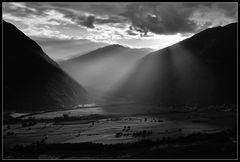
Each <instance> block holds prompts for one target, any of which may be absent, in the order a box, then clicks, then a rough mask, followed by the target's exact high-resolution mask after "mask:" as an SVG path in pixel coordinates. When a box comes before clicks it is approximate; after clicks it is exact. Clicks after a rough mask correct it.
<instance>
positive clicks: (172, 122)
mask: <svg viewBox="0 0 240 162" xmlns="http://www.w3.org/2000/svg"><path fill="white" fill-rule="evenodd" d="M142 106H143V105H142ZM145 106H146V105H145ZM121 107H125V109H126V110H127V109H128V111H125V113H119V112H118V110H119V108H121ZM126 107H128V108H126ZM131 107H132V109H130V110H131V111H132V110H133V111H134V112H136V111H135V110H134V109H137V107H138V105H129V106H126V105H118V106H115V107H114V106H112V107H111V108H110V107H98V108H88V109H74V110H65V111H58V112H46V113H39V114H34V115H29V116H25V117H22V118H20V122H13V123H11V124H9V123H5V124H4V127H3V133H4V139H3V142H4V143H3V146H4V149H5V150H11V149H14V148H16V146H26V147H27V146H29V145H32V144H37V143H41V144H45V145H51V144H82V143H86V142H87V143H92V144H103V145H118V144H126V145H127V144H129V143H137V142H139V141H142V140H151V141H154V142H156V141H159V140H163V139H168V140H169V139H178V138H180V137H188V136H189V135H192V134H195V133H203V134H214V133H219V132H223V131H226V130H234V129H236V127H237V122H236V121H237V113H236V110H235V109H230V110H229V109H227V108H224V109H220V108H217V109H216V108H212V107H211V108H208V109H203V108H202V109H197V110H194V111H192V110H191V111H190V110H189V109H186V108H184V109H183V108H181V109H180V108H179V110H180V111H169V112H167V111H165V110H166V109H164V108H163V109H161V111H158V112H156V111H155V112H154V111H151V112H149V111H147V112H143V111H138V113H130V110H129V108H131ZM149 107H151V110H156V109H154V107H153V106H149ZM109 109H110V110H111V111H110V110H109ZM114 109H116V111H113V110H114ZM122 109H124V108H122ZM149 109H150V108H149ZM145 110H147V109H145ZM12 115H13V114H12ZM24 115H26V114H24ZM31 122H32V123H31ZM23 123H27V124H25V125H24V124H23ZM230 138H231V146H235V144H234V143H236V140H237V139H236V137H235V135H231V137H230ZM196 143H198V141H194V144H196ZM192 144H193V143H192ZM202 144H204V143H201V145H202ZM218 145H221V143H219V141H218ZM180 146H181V149H180V150H184V148H185V147H190V146H191V145H185V144H181V145H180ZM183 146H184V147H183ZM209 146H210V145H209ZM215 146H216V145H215ZM215 146H214V147H215ZM162 147H163V146H162V145H161V146H158V145H154V146H151V147H148V148H147V149H148V154H149V155H148V154H144V157H150V155H151V154H156V155H158V154H157V153H154V152H155V151H156V150H159V149H161V148H162ZM198 147H200V146H198ZM224 147H225V145H224ZM81 149H82V148H81ZM81 149H80V150H81ZM138 149H140V148H135V149H133V151H134V150H135V151H136V150H138ZM149 149H150V150H151V151H149ZM168 149H169V148H168ZM171 149H173V150H174V149H176V148H175V147H174V148H171ZM140 150H144V147H142V148H141V149H140ZM233 150H234V149H233ZM52 151H53V150H52ZM90 152H91V151H90ZM130 152H131V151H130ZM173 152H176V151H173ZM127 155H128V156H127V157H128V158H138V157H142V156H143V155H140V154H138V155H131V156H130V157H129V153H127ZM165 155H166V154H164V155H162V157H164V156H165ZM233 155H235V154H233ZM51 156H52V157H55V158H58V156H57V155H55V154H53V155H51ZM69 156H70V155H69ZM69 156H68V158H74V157H78V158H79V154H77V153H76V154H72V153H71V156H70V157H69ZM98 156H99V155H98ZM135 156H136V157H135ZM219 156H220V155H219ZM10 157H11V156H10ZM37 157H38V158H51V157H49V156H45V155H41V154H38V155H37ZM91 157H94V156H93V155H91V156H90V155H89V157H86V156H83V155H81V156H80V158H91ZM95 157H96V156H95ZM144 157H143V158H144ZM152 157H154V156H152ZM189 157H190V156H189ZM202 157H204V155H203V156H202ZM105 158H112V156H111V157H105ZM121 158H124V156H121ZM158 158H159V157H158ZM233 158H234V157H233Z"/></svg>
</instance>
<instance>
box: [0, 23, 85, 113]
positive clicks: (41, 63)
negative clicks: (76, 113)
mask: <svg viewBox="0 0 240 162" xmlns="http://www.w3.org/2000/svg"><path fill="white" fill-rule="evenodd" d="M2 23H3V110H4V111H18V112H22V111H26V112H27V111H40V110H51V109H60V108H62V107H71V106H75V105H78V104H83V103H87V102H88V96H87V92H86V90H85V89H84V88H83V87H81V86H80V85H79V84H78V83H77V82H76V81H74V80H73V79H72V78H71V77H69V76H68V75H67V74H66V73H65V72H64V71H62V70H61V69H60V67H59V65H58V64H56V63H55V62H54V61H53V60H52V59H50V58H49V57H48V56H47V55H46V54H45V53H44V52H43V50H42V49H41V48H40V46H39V45H38V44H37V43H36V42H34V41H33V40H31V39H30V38H28V37H27V36H26V35H24V33H22V32H21V31H20V30H18V29H17V28H16V27H15V26H14V25H12V24H10V23H7V22H5V21H3V22H2Z"/></svg>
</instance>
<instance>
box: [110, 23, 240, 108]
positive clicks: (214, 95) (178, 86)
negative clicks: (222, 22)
mask: <svg viewBox="0 0 240 162" xmlns="http://www.w3.org/2000/svg"><path fill="white" fill-rule="evenodd" d="M114 95H117V96H125V97H127V98H130V99H133V100H137V101H142V102H153V103H204V104H220V103H232V104H236V103H237V24H236V23H234V24H229V25H227V26H224V27H216V28H210V29H207V30H205V31H202V32H200V33H198V34H196V35H194V36H192V37H191V38H188V39H186V40H183V41H181V42H179V43H177V44H175V45H172V46H170V47H167V48H165V49H162V50H159V51H156V52H153V53H151V54H149V55H147V56H145V57H144V58H142V59H141V60H140V61H139V62H138V65H137V66H136V68H135V69H134V70H133V72H132V73H131V74H130V77H129V78H127V79H126V80H125V81H123V82H122V84H121V85H120V86H119V88H118V90H116V91H115V93H114Z"/></svg>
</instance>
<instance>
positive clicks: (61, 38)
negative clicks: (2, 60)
mask: <svg viewBox="0 0 240 162" xmlns="http://www.w3.org/2000/svg"><path fill="white" fill-rule="evenodd" d="M2 6H3V19H4V20H6V21H8V22H10V23H13V24H14V25H16V26H17V27H18V28H19V29H20V30H21V31H23V32H24V33H25V34H26V35H28V36H30V37H31V38H33V39H34V40H36V41H37V42H38V43H39V44H40V45H41V46H42V47H43V49H45V50H46V52H47V53H48V54H49V55H50V57H52V58H53V59H55V60H56V59H63V58H64V57H68V54H67V53H71V55H77V54H78V53H81V52H82V51H81V47H83V46H84V47H85V48H86V47H87V46H88V47H89V49H90V50H91V49H94V48H98V47H101V46H104V45H107V44H115V43H118V44H121V45H126V46H130V47H136V48H139V47H140V48H141V47H144V48H153V49H155V50H157V49H161V48H164V47H166V46H169V45H171V44H174V43H176V42H178V41H180V40H183V39H185V38H188V37H189V36H191V35H193V34H195V33H197V32H199V31H202V30H204V29H206V28H209V27H214V26H219V25H220V26H223V25H226V24H229V23H232V22H237V16H238V8H237V3H196V2H193V3H179V2H175V3H168V2H151V3H147V2H139V3H138V2H26V3H19V2H17V3H15V2H14V3H10V2H4V3H3V4H2ZM67 40H69V41H67ZM64 42H65V46H64V47H65V48H67V47H72V46H74V45H73V44H75V46H77V47H79V48H72V49H71V51H67V50H66V51H65V52H66V54H65V55H64V54H59V55H58V54H57V53H56V52H55V51H57V50H54V48H55V47H59V45H60V44H59V43H62V44H64ZM86 44H87V45H86ZM68 45H69V46H68ZM62 47H63V46H62ZM50 49H51V50H50ZM73 49H74V50H73ZM69 50H70V49H69Z"/></svg>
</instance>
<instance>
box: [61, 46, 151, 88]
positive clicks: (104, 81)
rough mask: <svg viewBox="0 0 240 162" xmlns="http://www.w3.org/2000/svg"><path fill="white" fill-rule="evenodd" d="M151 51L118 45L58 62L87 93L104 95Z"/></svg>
mask: <svg viewBox="0 0 240 162" xmlns="http://www.w3.org/2000/svg"><path fill="white" fill-rule="evenodd" d="M151 51H152V50H151V49H147V48H144V49H133V48H129V47H124V46H121V45H119V44H114V45H109V46H106V47H102V48H99V49H97V50H94V51H92V52H89V53H87V54H85V55H82V56H79V57H76V58H72V59H69V60H65V61H61V62H59V65H60V66H61V67H62V69H64V70H65V71H66V72H67V73H68V74H69V75H71V76H72V77H73V78H74V79H76V80H77V81H79V82H80V83H82V85H83V86H84V87H86V88H87V90H88V91H89V93H91V92H94V93H95V92H96V93H105V92H108V91H111V90H112V89H114V88H115V85H116V84H118V82H119V81H121V80H122V79H124V78H126V77H128V74H129V72H130V71H131V69H133V67H134V65H135V63H136V62H137V61H138V60H140V59H141V58H142V57H144V56H145V55H146V54H147V53H149V52H151Z"/></svg>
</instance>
